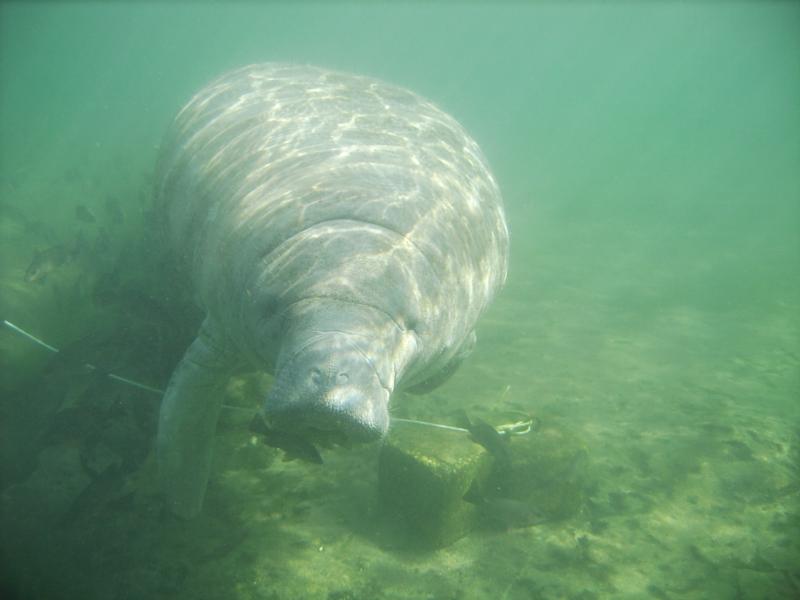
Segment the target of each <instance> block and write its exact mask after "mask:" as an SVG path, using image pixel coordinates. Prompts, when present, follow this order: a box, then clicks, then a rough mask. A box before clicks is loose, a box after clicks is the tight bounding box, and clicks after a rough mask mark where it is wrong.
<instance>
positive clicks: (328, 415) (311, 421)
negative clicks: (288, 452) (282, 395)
mask: <svg viewBox="0 0 800 600" xmlns="http://www.w3.org/2000/svg"><path fill="white" fill-rule="evenodd" d="M261 417H262V418H263V419H264V421H265V423H266V424H267V425H268V426H269V427H271V428H273V429H275V430H279V431H284V432H287V433H291V434H292V435H298V436H300V437H302V438H304V439H306V440H309V441H311V442H313V443H316V444H319V445H321V446H323V447H332V446H334V445H338V446H347V447H349V446H350V445H352V444H359V443H368V442H373V441H376V440H379V439H380V438H381V437H382V435H383V434H382V431H381V429H380V428H376V427H374V426H372V425H371V424H369V423H365V422H362V421H361V420H359V419H356V418H354V417H353V415H352V414H350V413H347V412H344V411H342V412H337V411H331V410H327V409H324V408H319V409H315V408H308V407H306V408H305V409H300V408H290V409H284V410H268V411H265V412H264V413H262V415H261Z"/></svg>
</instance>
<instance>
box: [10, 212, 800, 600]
mask: <svg viewBox="0 0 800 600" xmlns="http://www.w3.org/2000/svg"><path fill="white" fill-rule="evenodd" d="M611 228H612V226H611V225H608V226H607V228H606V232H608V231H610V230H611ZM571 234H572V235H570V236H568V239H569V240H572V242H571V243H568V242H567V241H565V240H561V241H557V240H548V239H542V240H541V241H540V242H539V243H538V247H537V248H531V253H530V254H531V256H535V257H536V258H535V260H531V261H530V262H529V263H528V262H526V261H525V256H526V252H525V249H522V250H520V251H518V252H517V253H516V261H515V263H514V264H515V269H514V270H513V271H512V273H511V277H510V280H509V285H508V288H507V289H506V290H505V291H504V293H503V295H502V297H501V298H500V299H499V300H498V302H497V303H496V304H495V306H493V308H492V310H491V311H490V313H489V314H487V315H486V318H485V319H484V321H483V322H482V324H481V328H480V330H479V345H478V350H477V351H476V353H475V354H474V355H473V356H472V357H471V358H470V359H469V361H468V362H467V363H466V364H465V365H464V367H463V368H462V370H461V371H460V372H459V373H457V374H456V376H455V377H454V378H453V379H452V380H451V381H449V382H448V383H447V384H445V386H443V387H442V388H440V389H438V390H436V391H434V392H433V393H431V394H429V395H428V396H424V397H411V396H408V397H405V396H400V397H398V398H396V406H395V408H394V410H395V413H396V414H398V415H402V416H412V417H415V418H422V419H428V420H434V421H441V422H447V421H448V420H449V419H450V418H451V416H452V412H453V411H454V410H455V409H457V408H464V409H466V410H467V411H468V412H470V413H471V414H474V415H478V416H481V417H483V418H486V419H487V420H492V421H494V422H497V421H498V418H499V417H498V415H501V414H503V413H507V412H508V411H524V412H529V413H532V414H535V415H536V416H537V417H538V418H539V419H540V420H541V421H542V423H544V424H547V425H548V426H549V427H554V428H558V429H562V430H564V431H569V432H570V435H572V436H574V437H575V438H577V439H579V440H580V442H581V443H582V444H583V446H584V447H585V448H586V449H587V452H588V456H589V465H590V468H589V469H588V473H587V475H586V477H585V481H584V482H583V484H582V485H583V491H584V493H585V496H586V500H585V502H584V503H583V506H582V509H581V510H580V512H579V513H578V514H577V515H575V516H573V517H571V518H569V519H567V520H561V521H557V522H545V523H540V524H537V525H535V526H530V527H518V528H514V527H512V528H509V529H507V530H505V531H497V530H492V531H488V530H481V531H476V532H474V533H473V534H471V535H469V536H468V537H465V538H463V539H461V540H459V541H458V542H456V543H455V544H453V545H452V546H449V547H447V548H444V549H440V550H436V551H427V552H423V551H419V550H416V551H412V550H408V549H406V548H403V547H401V546H400V545H398V544H397V543H396V541H395V539H394V538H393V536H392V535H390V534H388V533H387V529H386V528H385V527H384V524H385V516H384V517H382V516H381V514H380V510H379V506H378V505H377V488H376V482H377V454H378V448H377V447H376V446H370V447H362V448H357V449H351V450H336V451H325V452H324V457H325V464H324V465H323V466H315V465H307V464H301V463H298V462H284V461H283V460H282V455H281V453H280V452H279V451H277V450H273V449H270V448H267V447H265V446H263V445H261V444H259V443H258V442H257V441H256V440H254V439H253V438H252V436H251V434H250V433H249V432H248V431H247V422H248V420H249V414H248V413H247V411H235V410H230V411H226V412H225V414H224V415H223V419H222V422H221V423H220V426H219V432H218V443H217V453H216V465H215V470H214V476H213V478H212V481H211V484H210V487H209V492H208V497H207V502H206V506H205V510H204V512H203V514H202V515H201V516H200V517H199V518H197V519H196V520H193V521H191V522H182V521H179V520H177V519H174V518H172V517H169V516H168V515H165V514H164V512H163V510H162V507H161V503H160V501H159V499H158V496H157V493H156V491H155V489H154V473H153V465H152V456H151V453H150V449H151V445H152V435H153V433H154V428H155V415H156V410H157V404H158V399H157V398H154V397H153V396H149V395H147V394H146V393H142V392H140V391H137V390H133V389H130V388H126V387H124V386H120V385H119V384H117V383H114V382H110V381H108V380H102V381H100V380H98V379H97V378H96V377H95V378H89V379H87V375H86V374H85V373H83V372H81V371H80V370H79V369H78V370H76V369H75V368H74V364H70V363H67V364H61V363H58V364H56V365H55V366H52V365H51V367H50V368H49V369H45V370H44V371H43V372H42V374H41V375H38V376H37V377H36V378H34V380H33V381H32V382H31V383H29V384H27V385H25V386H22V387H19V388H17V389H18V391H17V392H15V394H14V395H13V397H6V398H5V399H4V400H3V401H2V406H3V411H4V413H3V414H4V417H5V419H6V422H7V423H8V422H9V419H11V421H13V422H14V423H17V424H21V425H19V427H18V429H19V428H21V429H19V431H23V432H25V431H29V432H30V434H25V435H22V434H21V435H18V436H17V437H16V438H14V439H17V440H18V441H17V442H15V443H16V444H17V446H14V447H9V443H6V448H5V450H6V451H5V452H4V455H5V458H4V465H5V466H4V468H5V470H6V472H7V473H10V475H8V477H7V481H8V482H9V483H8V484H6V485H5V490H4V494H3V500H4V503H3V519H4V524H5V529H6V534H5V539H4V542H3V553H4V557H3V562H4V564H5V573H4V576H5V581H6V582H7V583H6V587H7V591H8V592H9V593H15V594H17V595H18V596H20V597H24V598H38V597H41V598H59V597H64V598H73V597H74V598H78V597H80V598H104V599H105V598H109V599H113V598H120V599H121V598H192V599H193V600H196V599H200V598H209V599H212V598H213V599H217V598H240V599H251V598H252V599H272V598H274V599H284V598H312V599H315V598H328V599H332V600H333V599H340V600H343V599H349V598H353V599H356V598H358V599H360V598H365V599H366V598H373V599H376V598H412V599H416V598H420V599H422V598H437V599H440V598H466V599H469V598H496V599H511V598H586V599H588V598H606V597H613V598H645V597H652V598H687V599H689V598H697V599H701V598H702V599H704V598H792V597H798V596H800V568H798V565H800V428H798V423H799V422H800V420H798V412H800V411H799V410H798V403H797V393H798V382H799V381H800V375H799V370H800V363H799V358H800V353H799V352H798V321H797V315H798V314H800V305H798V303H797V294H796V293H794V292H792V291H791V290H790V291H785V290H784V291H782V290H781V289H779V288H778V289H774V290H773V292H774V293H771V294H770V296H769V301H768V302H767V301H766V300H765V299H764V298H763V297H761V296H752V297H746V296H745V297H743V296H741V295H740V296H736V295H735V294H733V297H734V300H735V301H726V300H724V298H725V297H726V294H727V297H728V299H729V300H730V297H731V293H730V289H728V288H725V286H726V285H727V286H734V285H735V284H734V283H731V280H732V278H731V277H726V278H723V280H722V281H721V283H719V285H716V286H715V289H716V290H717V292H716V293H715V294H714V295H711V296H704V295H703V294H702V293H701V290H702V289H704V288H703V287H702V286H701V285H700V284H699V283H697V282H700V281H707V280H708V279H709V278H710V277H713V276H715V275H714V274H715V273H716V272H717V270H716V267H718V266H719V265H720V264H722V263H723V262H724V260H725V257H724V256H723V255H721V254H720V255H717V256H714V255H711V256H709V255H708V254H707V253H706V254H705V256H706V258H705V260H706V261H707V262H708V264H707V265H705V266H704V264H703V263H702V261H700V262H689V261H682V258H681V257H677V258H674V260H673V262H672V263H670V262H666V263H663V264H662V263H660V262H659V263H654V262H653V258H652V256H651V255H650V254H649V253H648V252H647V251H641V252H627V251H625V250H624V248H625V247H627V246H630V245H633V247H640V248H644V249H651V250H652V249H653V248H657V244H656V245H654V243H653V242H652V241H647V240H645V239H639V238H638V237H636V234H627V235H628V237H626V238H624V239H621V240H617V241H616V242H613V243H612V242H608V243H606V244H605V245H604V244H603V243H601V241H602V240H603V239H606V238H604V236H603V232H602V231H600V232H598V231H596V230H594V229H592V228H590V227H588V226H586V227H579V226H577V225H576V226H575V228H574V230H572V232H571ZM575 240H594V243H593V244H591V243H590V242H589V241H586V242H585V246H582V245H581V244H580V243H577V242H575ZM589 246H592V247H591V248H590V247H589ZM545 250H546V251H545ZM20 260H21V259H20ZM653 264H659V265H661V266H659V267H658V268H652V265H653ZM744 268H746V265H745V267H743V269H744ZM14 269H16V270H15V271H13V272H14V273H17V274H16V275H14V277H19V273H20V272H21V271H23V270H24V265H23V266H21V267H20V266H16V267H14ZM692 282H695V283H694V284H693V283H692ZM693 285H694V286H695V287H693ZM720 287H721V288H722V290H721V291H720ZM745 287H747V288H748V289H749V286H745ZM37 289H41V290H42V291H41V293H52V290H51V289H50V288H48V287H47V284H45V285H43V286H41V288H37ZM737 289H738V288H737ZM26 293H30V292H26ZM75 293H76V294H80V292H75ZM87 293H88V292H87ZM754 293H755V292H754ZM104 310H108V307H106V308H104ZM125 318H128V319H134V321H130V320H128V321H125V319H123V318H120V319H119V320H117V321H114V322H113V327H116V328H117V329H115V330H114V334H113V335H111V334H109V335H106V336H105V337H103V336H101V335H99V334H97V333H96V332H95V333H94V334H93V335H89V336H87V338H86V340H85V343H84V345H83V346H82V347H81V351H82V352H84V353H88V354H89V355H91V356H90V357H91V358H92V359H93V360H102V358H103V357H104V356H105V357H108V356H111V355H114V356H117V357H119V360H117V361H116V362H115V363H114V364H113V366H114V368H115V369H118V370H120V372H125V373H127V374H130V375H136V376H137V377H140V378H144V379H145V380H147V381H150V382H153V383H156V382H158V381H162V378H163V377H164V374H165V373H168V372H169V366H168V365H169V361H170V360H172V361H174V360H175V357H176V352H175V350H174V349H173V348H172V346H170V345H169V344H166V345H165V343H164V341H163V339H161V337H159V335H160V333H159V332H161V333H163V332H162V330H160V329H159V328H158V327H157V326H153V327H150V328H142V327H133V326H131V323H137V321H135V319H136V318H140V317H125ZM104 323H105V322H104ZM123 324H127V325H126V327H127V328H125V327H123ZM104 327H106V329H105V330H104V331H106V332H108V331H109V329H108V328H109V327H112V325H109V324H108V323H106V324H105V325H104ZM120 328H122V329H121V330H120ZM142 331H145V332H146V333H147V335H146V336H143V334H142ZM154 332H156V333H159V335H156V333H154ZM39 333H40V334H43V332H41V331H40V332H39ZM8 335H11V334H9V333H8V332H3V336H4V338H3V339H4V344H6V345H9V346H15V345H16V344H25V343H27V342H25V341H22V340H17V341H14V342H12V341H9V338H8V337H7V336H8ZM137 336H139V337H137ZM142 336H143V337H142ZM101 340H102V342H103V343H102V344H101V343H100V341H101ZM153 340H156V342H158V344H159V345H158V348H161V349H162V350H163V354H160V355H159V361H157V362H160V363H166V364H159V365H158V368H156V367H153V366H151V367H147V368H145V367H144V366H142V365H143V364H144V363H143V362H141V361H142V360H144V359H141V360H140V359H139V358H137V356H140V355H141V356H144V355H147V352H148V351H149V352H150V353H151V355H152V349H151V348H152V347H151V346H149V345H148V344H150V343H155V342H154V341H153ZM181 343H183V342H182V341H181ZM177 346H180V344H177ZM15 347H16V346H15ZM164 348H166V349H164ZM137 351H138V352H139V353H138V354H137ZM31 352H39V350H38V349H32V350H31ZM83 356H86V354H83V355H82V357H83ZM150 358H152V356H150ZM43 362H46V361H43ZM106 364H107V363H106ZM126 369H127V371H126ZM162 384H163V381H162ZM257 391H258V385H256V384H255V383H254V382H253V381H250V380H241V381H237V382H234V383H232V385H231V386H230V387H229V391H228V394H229V397H228V398H227V400H226V401H227V402H228V403H229V404H232V405H237V406H240V407H244V408H251V409H255V408H256V407H257V406H258V394H257ZM25 427H27V428H28V429H25ZM531 435H536V434H535V433H533V434H531ZM12 452H13V455H12ZM8 597H11V596H8Z"/></svg>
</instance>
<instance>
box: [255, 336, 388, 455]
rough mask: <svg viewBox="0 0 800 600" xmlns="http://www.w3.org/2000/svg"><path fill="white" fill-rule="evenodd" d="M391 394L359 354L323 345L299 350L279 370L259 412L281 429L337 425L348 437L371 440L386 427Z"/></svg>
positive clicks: (327, 428) (295, 430)
mask: <svg viewBox="0 0 800 600" xmlns="http://www.w3.org/2000/svg"><path fill="white" fill-rule="evenodd" d="M389 396H390V391H389V390H388V389H387V388H386V387H384V385H383V384H382V382H381V380H380V378H379V376H378V374H377V372H376V370H375V368H374V366H373V364H372V363H371V362H370V361H369V360H368V359H367V358H366V357H365V356H364V355H363V354H361V353H360V352H358V351H357V350H343V349H341V348H331V346H330V345H324V346H323V347H315V348H310V349H306V350H304V351H302V352H300V353H299V354H298V355H296V356H295V357H293V358H292V359H291V360H290V361H288V362H287V363H286V364H285V365H283V366H282V368H280V369H279V370H278V374H277V377H276V379H275V383H274V385H273V387H272V389H271V390H270V392H269V394H268V395H267V400H266V402H265V404H264V412H263V414H264V417H265V419H266V420H267V421H268V422H269V423H270V425H271V426H272V427H273V428H275V429H279V430H282V431H289V432H293V433H299V434H301V435H307V434H308V435H310V436H311V437H313V436H314V434H315V433H318V432H332V431H338V432H341V433H342V434H343V435H344V437H346V438H347V440H348V441H350V442H370V441H374V440H377V439H380V438H381V437H383V435H385V433H386V431H387V429H388V426H389V410H388V407H389Z"/></svg>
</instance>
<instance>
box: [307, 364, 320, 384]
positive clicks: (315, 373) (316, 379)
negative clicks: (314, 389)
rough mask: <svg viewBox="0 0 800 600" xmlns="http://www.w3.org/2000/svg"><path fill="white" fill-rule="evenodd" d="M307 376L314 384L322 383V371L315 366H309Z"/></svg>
mask: <svg viewBox="0 0 800 600" xmlns="http://www.w3.org/2000/svg"><path fill="white" fill-rule="evenodd" d="M308 378H309V379H310V380H311V383H313V384H314V385H320V384H321V383H322V371H320V370H319V369H318V368H317V367H311V369H309V371H308Z"/></svg>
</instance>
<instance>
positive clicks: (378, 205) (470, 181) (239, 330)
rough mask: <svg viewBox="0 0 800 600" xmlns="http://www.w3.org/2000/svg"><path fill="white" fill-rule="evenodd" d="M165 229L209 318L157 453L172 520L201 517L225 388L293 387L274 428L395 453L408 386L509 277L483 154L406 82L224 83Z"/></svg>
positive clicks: (188, 159)
mask: <svg viewBox="0 0 800 600" xmlns="http://www.w3.org/2000/svg"><path fill="white" fill-rule="evenodd" d="M155 198H156V215H157V219H158V222H159V223H160V224H162V225H163V227H164V233H165V236H166V238H167V241H168V244H169V245H170V248H171V251H172V253H173V254H174V255H175V257H176V258H177V260H178V261H179V263H180V264H182V265H183V266H184V268H185V269H186V270H187V272H188V276H189V279H190V280H191V282H192V285H193V291H194V294H195V298H196V300H197V302H198V303H199V304H200V306H201V307H202V308H203V309H204V311H205V315H206V316H205V320H204V322H203V324H202V326H201V327H200V331H199V333H198V335H197V338H196V339H195V340H194V342H193V343H192V344H191V345H190V347H189V348H188V350H187V351H186V354H185V355H184V357H183V358H182V360H181V361H180V363H179V364H178V366H177V367H176V368H175V370H174V372H173V374H172V376H171V379H170V382H169V385H168V386H167V390H166V392H165V395H164V399H163V402H162V405H161V410H160V415H159V426H158V436H157V444H156V452H157V460H158V465H159V472H160V478H161V481H162V482H163V487H164V491H165V495H166V498H167V502H168V506H169V507H170V509H171V510H172V512H174V513H175V514H177V515H179V516H181V517H186V518H189V517H192V516H194V515H196V514H198V513H199V512H200V510H201V507H202V502H203V497H204V495H205V490H206V485H207V481H208V476H209V465H210V461H211V455H212V446H213V438H214V430H215V427H216V423H217V418H218V415H219V412H220V408H221V403H222V396H223V387H224V385H225V382H226V380H227V379H228V378H229V377H230V375H231V374H232V373H234V372H235V371H237V370H239V369H242V368H248V369H258V370H263V371H266V372H269V373H272V374H273V375H274V383H273V385H272V387H271V388H270V390H269V392H268V394H267V397H266V399H265V402H264V406H263V410H262V412H261V418H263V419H264V421H265V423H268V424H269V428H270V430H274V431H285V432H287V433H291V434H292V435H299V436H302V437H303V438H304V439H306V438H307V439H313V437H314V435H315V434H324V433H330V432H336V433H337V434H340V435H343V436H344V437H345V438H346V439H347V441H348V443H350V442H366V441H371V440H378V439H381V438H382V436H384V435H385V434H386V432H387V429H388V427H389V402H390V398H391V396H392V394H393V393H394V392H395V391H396V390H399V389H407V390H411V391H414V390H417V391H420V390H425V389H430V388H432V387H435V386H436V385H438V384H440V383H441V382H442V381H444V380H445V379H446V378H447V377H448V376H449V375H450V374H451V373H452V372H453V371H454V370H455V369H456V367H457V366H458V365H459V364H460V363H461V361H462V360H463V359H464V358H465V357H466V356H467V355H468V354H469V352H470V351H471V350H472V348H473V347H474V345H475V339H476V338H475V325H476V322H477V321H478V318H479V317H480V315H481V314H482V313H483V312H484V311H485V310H486V308H487V306H488V305H489V304H490V302H491V301H492V299H493V297H494V296H495V295H496V293H497V292H498V290H499V289H500V288H501V287H502V285H503V283H504V281H505V279H506V271H507V263H508V228H507V225H506V219H505V215H504V211H503V205H502V200H501V195H500V192H499V189H498V186H497V183H496V182H495V179H494V177H493V176H492V174H491V172H490V170H489V167H488V165H487V161H486V159H485V158H484V156H483V154H482V152H481V150H480V149H479V148H478V145H477V144H476V143H475V141H474V140H473V139H472V138H471V137H470V136H469V135H468V134H467V133H466V132H465V131H464V129H463V128H462V127H461V126H460V125H459V124H458V123H457V122H456V121H455V120H454V119H453V118H452V117H450V116H449V115H447V114H446V113H444V112H443V111H442V110H440V109H439V108H437V107H436V106H435V105H434V104H433V103H431V102H429V101H428V100H426V99H424V98H422V97H421V96H418V95H417V94H415V93H413V92H410V91H408V90H406V89H403V88H401V87H396V86H394V85H390V84H387V83H384V82H382V81H379V80H377V79H372V78H370V77H363V76H358V75H351V74H348V73H342V72H336V71H331V70H326V69H323V68H317V67H313V66H298V65H291V64H272V63H268V64H259V65H251V66H247V67H244V68H240V69H238V70H234V71H232V72H229V73H227V74H225V75H222V76H221V77H219V78H218V79H216V80H215V81H212V82H211V83H209V84H208V85H207V86H206V87H204V88H203V89H201V90H200V91H199V92H198V93H197V94H196V95H195V96H194V97H193V98H192V99H191V100H190V101H189V102H188V104H186V106H184V107H183V109H181V110H180V111H179V113H178V115H177V116H176V117H175V120H174V122H173V123H172V125H171V127H170V129H169V131H168V133H167V135H166V137H165V139H164V142H163V144H162V146H161V151H160V156H159V159H158V165H157V169H156V189H155Z"/></svg>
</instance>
